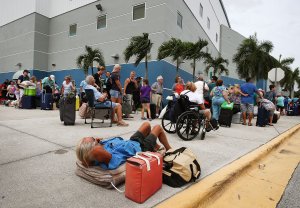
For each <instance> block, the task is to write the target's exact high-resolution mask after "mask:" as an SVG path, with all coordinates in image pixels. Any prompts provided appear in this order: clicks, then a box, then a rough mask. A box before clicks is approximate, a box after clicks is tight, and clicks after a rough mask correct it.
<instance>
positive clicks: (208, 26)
mask: <svg viewBox="0 0 300 208" xmlns="http://www.w3.org/2000/svg"><path fill="white" fill-rule="evenodd" d="M207 28H208V29H210V19H209V18H208V17H207Z"/></svg>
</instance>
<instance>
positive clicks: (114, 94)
mask: <svg viewBox="0 0 300 208" xmlns="http://www.w3.org/2000/svg"><path fill="white" fill-rule="evenodd" d="M109 94H110V96H111V97H112V98H122V94H121V92H119V91H117V90H110V91H109Z"/></svg>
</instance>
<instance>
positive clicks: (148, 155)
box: [125, 152, 163, 203]
mask: <svg viewBox="0 0 300 208" xmlns="http://www.w3.org/2000/svg"><path fill="white" fill-rule="evenodd" d="M162 167H163V161H162V155H161V154H159V153H157V152H155V153H154V152H142V153H138V154H137V155H136V156H133V157H131V158H129V159H128V160H127V162H126V178H125V196H126V197H127V198H129V199H131V200H132V201H135V202H137V203H143V202H144V201H146V200H147V199H148V198H149V197H151V196H152V195H153V194H154V193H155V192H157V191H158V190H159V189H160V188H161V187H162V169H163V168H162Z"/></svg>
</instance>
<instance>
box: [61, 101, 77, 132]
mask: <svg viewBox="0 0 300 208" xmlns="http://www.w3.org/2000/svg"><path fill="white" fill-rule="evenodd" d="M59 106H60V107H59V115H60V120H61V121H63V122H64V125H66V126H71V125H74V124H75V119H76V111H75V110H76V109H75V106H76V98H75V97H73V98H61V99H60V100H59Z"/></svg>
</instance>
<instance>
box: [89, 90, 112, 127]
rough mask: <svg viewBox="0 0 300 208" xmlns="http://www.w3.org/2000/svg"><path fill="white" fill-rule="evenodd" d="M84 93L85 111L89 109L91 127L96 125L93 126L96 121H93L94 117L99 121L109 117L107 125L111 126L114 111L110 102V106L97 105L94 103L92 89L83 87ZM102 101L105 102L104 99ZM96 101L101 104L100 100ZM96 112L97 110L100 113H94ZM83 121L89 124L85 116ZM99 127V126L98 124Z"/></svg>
mask: <svg viewBox="0 0 300 208" xmlns="http://www.w3.org/2000/svg"><path fill="white" fill-rule="evenodd" d="M85 95H86V99H87V101H88V107H87V111H88V110H90V111H91V128H97V127H95V126H93V124H94V123H96V122H94V119H95V118H96V119H100V120H102V122H101V123H104V120H105V119H110V125H109V126H110V127H112V120H113V117H112V116H114V113H113V112H114V109H113V108H112V102H111V103H110V106H108V107H104V106H103V107H102V106H98V105H95V95H94V92H93V90H91V89H85ZM97 102H98V101H97ZM104 102H106V101H104ZM104 102H102V103H104ZM98 103H100V104H101V102H98ZM96 112H99V113H100V114H99V115H98V114H96ZM84 122H85V124H89V123H87V122H86V117H85V120H84ZM98 123H99V122H98ZM99 127H101V126H99ZM99 127H98V128H99Z"/></svg>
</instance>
